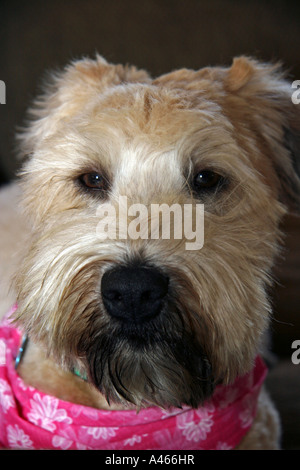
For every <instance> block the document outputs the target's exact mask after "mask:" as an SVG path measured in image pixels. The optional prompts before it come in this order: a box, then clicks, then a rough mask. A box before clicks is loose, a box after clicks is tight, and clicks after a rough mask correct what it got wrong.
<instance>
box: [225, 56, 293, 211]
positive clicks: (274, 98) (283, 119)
mask: <svg viewBox="0 0 300 470" xmlns="http://www.w3.org/2000/svg"><path fill="white" fill-rule="evenodd" d="M224 88H225V90H226V96H227V97H230V98H229V99H230V103H229V102H228V107H229V108H230V106H231V107H239V108H241V106H242V107H243V112H242V113H240V115H239V116H240V118H241V119H242V120H243V121H244V122H243V125H244V126H250V127H249V128H250V129H251V130H252V131H254V132H255V134H256V136H257V138H258V139H259V142H260V146H261V148H262V149H263V151H264V153H266V154H267V155H269V157H270V159H271V161H272V164H273V168H274V169H275V170H276V175H277V179H278V188H279V198H280V200H281V201H282V202H283V203H284V204H285V205H286V206H287V207H288V209H289V210H290V211H292V212H295V213H298V214H299V213H300V104H296V101H297V100H295V99H293V98H294V96H295V89H294V88H292V84H291V83H290V82H289V81H288V80H286V79H285V74H284V73H283V72H282V68H281V66H280V65H279V64H275V65H273V64H264V63H260V62H258V61H256V60H254V59H249V58H246V57H239V58H236V59H234V61H233V64H232V66H231V67H230V68H229V69H227V71H226V74H225V78H224Z"/></svg>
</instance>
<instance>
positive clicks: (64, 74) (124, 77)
mask: <svg viewBox="0 0 300 470" xmlns="http://www.w3.org/2000/svg"><path fill="white" fill-rule="evenodd" d="M148 81H150V77H149V75H148V74H147V72H145V71H144V70H139V69H137V68H136V67H133V66H122V65H113V64H109V63H108V62H107V61H106V60H105V59H104V58H103V57H101V56H99V55H96V58H95V59H86V58H84V59H81V60H77V61H74V62H72V63H71V64H69V65H67V66H66V67H65V68H64V69H63V70H62V71H59V72H51V73H49V74H48V77H47V79H46V80H45V83H44V85H43V87H42V93H41V95H40V96H39V97H38V98H37V99H36V100H35V102H34V103H33V106H32V108H30V109H29V111H28V121H27V124H26V125H25V126H24V128H23V129H21V131H20V132H19V133H18V135H17V140H19V153H20V154H21V156H22V155H28V154H31V153H33V152H34V151H35V149H36V148H37V146H38V145H39V143H40V142H41V141H42V140H43V139H45V138H48V137H49V136H51V135H52V134H53V133H55V132H56V130H58V129H60V128H61V125H62V123H64V122H68V120H70V119H71V118H72V117H73V116H75V115H76V114H78V113H79V112H80V111H81V110H83V109H84V107H85V106H86V105H87V104H88V103H89V102H90V101H91V100H92V99H95V98H97V96H99V95H101V94H102V93H103V92H104V91H105V90H106V89H107V88H109V87H111V86H114V85H119V84H122V83H135V82H142V83H145V82H148Z"/></svg>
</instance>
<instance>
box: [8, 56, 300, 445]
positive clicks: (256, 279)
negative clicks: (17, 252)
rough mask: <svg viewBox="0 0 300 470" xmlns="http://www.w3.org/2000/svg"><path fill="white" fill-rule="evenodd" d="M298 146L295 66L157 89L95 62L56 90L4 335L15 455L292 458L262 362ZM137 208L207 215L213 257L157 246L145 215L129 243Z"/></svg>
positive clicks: (29, 150)
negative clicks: (130, 451)
mask: <svg viewBox="0 0 300 470" xmlns="http://www.w3.org/2000/svg"><path fill="white" fill-rule="evenodd" d="M299 132H300V113H299V108H297V106H296V105H295V104H293V102H292V100H291V86H290V84H289V82H288V80H287V79H286V78H285V76H284V73H283V72H282V70H281V67H280V66H279V65H277V64H275V65H274V64H266V63H262V62H259V61H257V60H255V59H253V58H249V57H245V56H242V57H238V58H235V59H234V60H233V63H232V65H231V66H230V67H208V68H203V69H200V70H199V71H193V70H187V69H181V70H177V71H173V72H171V73H168V74H165V75H162V76H160V77H158V78H156V79H152V78H151V77H150V76H149V74H148V73H147V72H146V71H144V70H139V69H137V68H136V67H134V66H128V65H126V66H122V65H113V64H110V63H108V62H107V61H106V60H105V59H104V58H102V57H100V56H98V55H97V56H96V57H95V59H89V58H83V59H81V60H77V61H74V62H72V63H71V64H69V65H68V66H67V67H66V68H65V69H64V70H63V71H62V72H57V73H55V74H54V75H52V76H51V79H50V81H49V82H48V83H47V85H46V88H45V90H44V91H43V93H42V94H41V96H40V97H39V98H38V99H37V100H36V102H35V104H34V106H33V108H32V109H31V110H30V114H29V123H28V124H27V125H26V127H25V129H24V130H23V131H22V132H21V133H20V135H19V136H18V139H19V148H20V151H21V154H22V158H23V159H24V164H23V167H22V170H21V172H20V180H19V182H18V185H19V187H20V191H21V199H22V201H21V204H22V210H23V211H24V214H26V220H29V221H30V223H29V225H30V230H29V236H28V241H27V248H26V250H25V249H24V252H25V255H24V257H23V259H22V262H20V265H19V266H18V268H17V270H16V271H17V273H16V276H15V289H16V293H17V299H16V305H15V306H14V307H13V308H12V310H11V312H10V316H9V318H8V317H6V318H5V319H4V326H3V331H4V333H3V334H2V336H0V341H1V342H0V346H1V345H2V351H5V354H6V355H4V353H3V355H2V362H1V361H0V363H1V364H2V369H1V367H0V372H1V370H5V371H6V369H7V368H8V361H9V360H8V359H7V358H8V357H10V361H11V362H14V361H16V367H17V368H16V370H14V369H13V367H11V369H10V371H9V372H7V371H6V372H3V373H2V374H6V376H7V377H9V380H10V381H14V385H11V384H10V387H9V386H8V385H7V383H5V380H4V379H3V375H2V376H1V377H2V397H3V399H2V410H4V412H3V411H2V415H3V417H4V418H3V423H5V424H3V425H2V432H1V435H0V437H1V439H0V441H1V442H2V445H3V446H4V447H21V448H48V447H52V448H65V449H67V448H69V449H72V448H98V449H104V448H105V449H123V448H136V449H206V448H207V449H218V448H222V449H226V448H228V449H231V448H236V449H278V448H280V420H279V417H278V413H277V411H276V409H275V407H274V405H273V403H272V401H271V399H270V398H269V396H268V394H267V391H266V390H265V386H264V385H263V381H264V377H265V374H266V368H265V365H264V362H263V360H262V359H261V357H262V356H263V353H264V337H265V332H266V330H267V328H268V325H269V321H270V317H271V302H270V298H269V297H270V295H269V294H270V286H271V285H272V267H273V265H274V262H275V260H276V257H277V255H278V253H279V252H280V249H281V248H280V247H281V239H282V234H281V230H280V222H281V220H282V217H283V216H284V214H285V213H286V212H287V211H293V212H295V213H297V211H299V202H300V199H299V194H300V179H299V177H300V171H299V170H300V159H299V157H300V153H299V150H300V146H299V143H300V140H299V135H300V134H299ZM125 196H126V201H127V204H128V206H129V207H131V208H132V207H133V206H134V205H136V204H138V205H143V207H144V208H145V209H146V210H147V209H148V208H149V207H150V205H152V204H154V205H155V204H156V205H160V204H165V205H166V206H167V207H169V208H170V207H175V206H174V205H176V207H177V208H178V207H179V208H183V207H185V206H189V207H190V208H191V212H190V214H191V215H192V216H193V215H195V211H196V208H197V207H198V206H203V207H204V221H203V223H204V239H203V244H202V245H201V247H200V248H199V249H190V250H188V249H187V247H186V242H187V237H186V236H184V235H183V236H182V237H181V238H180V237H175V236H173V237H172V236H170V237H169V238H164V237H162V236H158V237H150V236H148V235H149V224H148V225H146V233H144V236H141V232H140V233H139V232H138V228H140V227H141V225H142V217H137V220H135V228H136V230H137V233H138V234H140V236H135V237H129V236H120V227H119V225H118V224H119V222H118V221H120V218H118V217H119V214H120V212H121V208H120V205H118V202H119V201H120V198H121V197H123V198H124V197H125ZM134 207H136V206H134ZM139 207H140V206H139ZM99 208H100V209H99ZM101 208H102V209H103V208H105V209H106V210H107V211H109V209H113V210H114V211H115V215H116V219H117V222H116V223H115V225H112V226H113V227H114V228H115V229H116V231H115V236H114V237H112V236H106V237H104V236H103V235H104V234H103V233H102V234H101V233H99V225H98V224H99V210H100V212H101ZM133 213H134V212H131V213H128V214H127V215H125V217H124V219H125V220H126V221H127V222H128V223H129V221H132V215H133ZM103 214H104V212H103ZM103 214H102V215H103ZM147 214H148V215H147ZM147 214H146V216H145V217H144V221H145V220H146V221H148V222H151V220H152V217H151V215H150V216H149V212H147ZM106 215H107V212H106ZM153 219H154V218H153ZM108 220H111V222H112V224H113V222H114V221H113V217H112V215H111V214H110V216H109V218H108V219H106V221H108ZM174 220H175V219H174ZM159 221H160V222H159ZM159 221H158V230H160V229H161V228H162V227H161V219H159ZM170 224H171V225H172V223H171V222H170ZM138 225H139V227H138ZM173 225H175V222H174V224H173ZM97 227H98V229H97ZM147 227H148V228H147ZM147 230H148V231H147ZM100 232H101V230H100ZM126 233H127V232H126ZM101 235H102V236H101ZM108 235H109V234H108ZM127 235H128V233H127ZM23 335H24V336H23ZM4 338H6V340H5V339H4ZM22 338H23V342H22ZM0 350H1V348H0ZM18 351H19V352H18ZM8 353H9V354H10V356H9V355H8ZM0 383H1V382H0ZM13 395H16V396H17V398H15V397H14V396H13ZM21 396H22V399H24V400H25V401H26V404H24V406H23V405H21V404H20V403H21V398H20V397H21ZM16 401H18V406H17V405H16ZM3 403H4V404H3ZM21 406H23V408H22V410H23V411H22V416H23V418H22V419H23V420H24V419H25V418H24V416H25V417H26V423H25V424H24V423H23V421H20V416H18V417H17V418H16V419H15V421H13V420H12V421H10V418H9V417H8V416H9V413H10V412H13V413H15V414H16V413H17V412H18V410H19V408H20V407H21ZM63 407H65V408H64V409H63ZM41 410H42V411H41ZM76 420H77V421H76ZM78 420H79V421H78ZM80 420H81V421H80ZM75 421H76V423H77V424H76V426H77V427H76V429H75V430H74V429H72V425H71V423H73V422H75ZM29 422H30V425H31V426H38V430H37V432H36V433H37V435H36V436H35V437H32V436H31V435H30V431H29V427H28V426H29ZM20 423H21V424H20ZM22 423H23V424H22ZM154 423H156V427H155V426H154ZM147 425H148V426H147ZM54 429H55V430H56V431H57V432H58V435H54V434H55V433H54V434H53V432H54ZM87 429H88V431H86V430H87ZM0 431H1V428H0ZM45 433H48V435H50V436H51V437H49V436H48V437H47V436H44V434H45ZM124 433H125V434H124ZM124 436H125V437H124ZM44 437H45V438H44ZM48 438H49V439H48ZM47 439H48V441H47Z"/></svg>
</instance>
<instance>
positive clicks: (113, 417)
mask: <svg viewBox="0 0 300 470" xmlns="http://www.w3.org/2000/svg"><path fill="white" fill-rule="evenodd" d="M15 309H16V307H14V308H13V309H12V310H11V312H9V314H8V315H7V316H6V317H5V319H4V320H3V321H2V323H1V324H0V448H1V447H2V448H11V449H30V450H34V449H60V450H69V449H70V450H88V449H96V450H97V449H113V450H122V449H128V450H132V449H148V450H200V449H210V450H214V449H220V450H229V449H233V448H234V447H236V446H237V445H238V444H239V442H240V441H241V439H242V438H243V437H244V436H245V434H246V433H247V431H248V430H249V428H250V427H251V424H252V422H253V419H254V417H255V413H256V407H257V398H258V394H259V391H260V388H261V385H262V383H263V381H264V378H265V376H266V367H265V365H264V363H263V361H262V360H261V358H260V357H257V358H256V361H255V366H254V368H253V370H252V371H251V372H249V373H248V374H246V375H245V376H243V377H239V378H237V379H236V381H235V382H234V383H233V384H232V385H228V386H218V387H217V388H216V390H215V393H214V395H213V396H212V398H211V399H210V400H209V401H207V402H206V403H205V404H204V406H202V407H200V408H198V409H196V410H194V409H191V408H189V407H187V406H184V407H183V408H182V409H175V408H173V409H170V410H161V409H159V408H157V407H150V408H147V409H143V410H141V411H140V412H139V413H136V412H135V411H134V410H127V411H105V410H97V409H94V408H90V407H87V406H82V405H76V404H74V403H69V402H67V401H63V400H59V399H58V398H55V397H53V396H50V395H47V394H45V393H43V392H41V391H39V390H36V389H34V388H33V387H30V386H27V385H26V384H25V383H24V382H23V380H22V379H21V378H20V377H19V376H18V374H17V372H16V371H15V369H14V361H15V357H16V355H17V352H18V348H19V345H20V340H21V332H20V331H19V330H18V329H17V328H15V326H14V325H13V324H12V323H10V321H9V315H11V314H12V313H13V311H14V310H15Z"/></svg>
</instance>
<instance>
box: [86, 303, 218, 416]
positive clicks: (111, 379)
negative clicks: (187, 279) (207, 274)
mask: <svg viewBox="0 0 300 470" xmlns="http://www.w3.org/2000/svg"><path fill="white" fill-rule="evenodd" d="M92 321H93V320H92V319H91V322H92ZM96 324H97V321H96V322H95V325H96ZM78 354H79V356H81V357H82V356H83V355H84V356H85V358H86V364H87V368H88V371H89V376H90V379H91V381H92V382H93V384H94V385H95V386H96V388H97V389H98V390H99V391H100V392H101V393H102V394H103V395H104V396H105V397H106V399H107V401H108V403H123V404H124V403H126V402H127V403H128V402H129V403H133V404H134V405H136V406H138V407H143V406H148V405H157V406H160V407H163V408H168V407H171V406H175V407H181V406H182V405H188V406H192V407H198V406H199V405H200V404H202V403H203V401H204V400H205V399H206V398H208V397H209V396H210V395H211V394H212V392H213V388H214V385H213V377H212V372H211V365H210V362H209V360H208V358H207V357H206V355H205V353H204V351H203V349H202V347H201V345H200V344H199V343H198V342H197V340H196V338H195V337H194V335H193V334H192V333H191V332H188V331H187V328H186V325H184V322H183V321H182V317H181V314H180V312H179V311H178V310H176V309H173V310H171V311H170V310H168V311H167V312H164V313H162V314H161V316H160V317H159V318H158V319H155V320H153V321H151V322H146V323H141V324H135V325H132V324H131V325H124V324H122V323H119V322H111V321H109V322H108V323H107V324H106V325H105V326H103V325H102V327H101V329H99V328H97V327H95V328H94V331H93V329H89V336H88V337H87V336H86V335H83V336H82V338H81V340H80V343H79V345H78Z"/></svg>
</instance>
